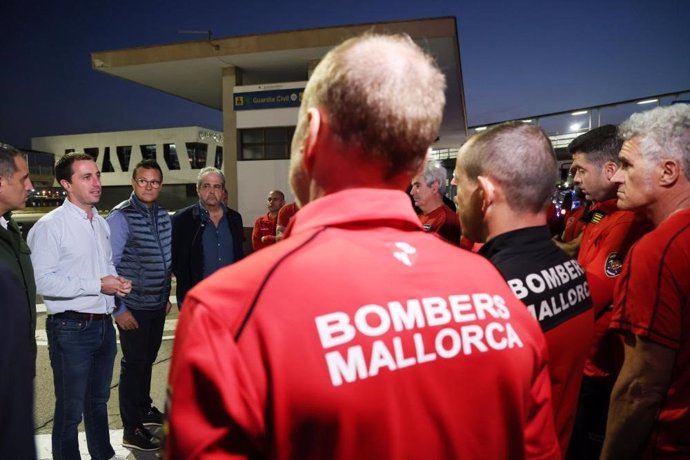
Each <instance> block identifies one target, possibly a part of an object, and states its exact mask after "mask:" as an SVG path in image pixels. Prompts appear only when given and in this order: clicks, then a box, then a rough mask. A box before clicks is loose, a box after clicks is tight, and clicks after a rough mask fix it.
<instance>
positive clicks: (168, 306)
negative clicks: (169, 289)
mask: <svg viewBox="0 0 690 460" xmlns="http://www.w3.org/2000/svg"><path fill="white" fill-rule="evenodd" d="M171 308H172V304H171V303H170V301H169V300H168V303H166V304H165V314H166V315H167V314H168V313H170V309H171Z"/></svg>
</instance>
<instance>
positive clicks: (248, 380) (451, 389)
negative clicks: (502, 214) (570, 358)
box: [166, 189, 560, 460]
mask: <svg viewBox="0 0 690 460" xmlns="http://www.w3.org/2000/svg"><path fill="white" fill-rule="evenodd" d="M448 264H452V265H453V266H454V267H456V269H455V270H449V266H448ZM169 391H170V394H169V397H170V407H169V436H168V437H167V440H166V451H167V452H166V454H167V457H166V458H169V459H197V458H214V459H216V458H275V459H325V458H328V459H336V460H340V459H410V458H454V459H456V458H457V459H463V458H467V459H472V458H501V459H521V458H540V459H541V458H543V459H546V458H549V459H551V458H559V456H560V453H559V446H558V441H557V439H556V435H555V431H554V426H553V415H552V408H551V402H550V383H549V377H548V369H547V363H546V345H545V340H544V336H543V335H542V333H541V331H540V330H539V325H538V324H537V322H536V321H534V319H533V318H532V317H531V315H530V314H529V312H528V311H527V309H526V308H525V306H524V304H522V303H520V302H519V301H518V300H517V299H516V298H515V296H514V295H513V294H512V292H511V290H510V288H509V287H508V286H507V284H506V283H505V282H504V281H503V279H502V278H501V275H500V274H499V273H498V272H497V271H496V269H495V268H493V267H492V266H491V264H490V263H489V262H488V261H486V260H485V259H483V258H482V257H481V256H479V255H476V254H473V253H470V252H468V251H464V250H462V249H459V248H453V247H451V246H448V245H447V244H446V243H444V242H443V241H441V240H440V239H438V238H435V237H432V236H430V235H428V234H426V233H425V232H424V231H423V229H422V227H421V225H420V223H419V219H418V218H417V216H415V214H414V212H413V211H412V209H411V207H410V203H409V198H408V197H407V196H406V195H405V194H404V193H403V192H398V191H390V190H373V189H352V190H346V191H342V192H338V193H335V194H331V195H328V196H326V197H323V198H320V199H318V200H316V201H314V202H313V203H310V204H308V205H307V206H305V207H304V208H302V209H301V210H300V212H299V213H298V214H297V216H295V218H294V221H293V223H292V224H291V228H290V237H289V238H288V239H286V240H285V242H284V243H281V244H277V245H273V246H271V247H269V248H266V249H264V250H262V251H259V252H258V253H256V254H255V255H253V256H252V257H250V258H248V259H245V261H243V262H242V263H238V264H233V265H232V266H230V267H227V268H225V269H222V270H220V271H218V272H217V273H216V274H214V275H213V276H211V277H209V278H208V279H206V280H204V281H203V282H201V283H200V284H199V285H197V287H195V288H194V289H193V290H192V291H190V293H189V294H188V296H187V298H186V299H185V306H184V308H183V309H182V313H181V316H180V319H179V325H178V328H177V335H176V339H175V346H174V352H173V361H172V365H171V372H170V387H169Z"/></svg>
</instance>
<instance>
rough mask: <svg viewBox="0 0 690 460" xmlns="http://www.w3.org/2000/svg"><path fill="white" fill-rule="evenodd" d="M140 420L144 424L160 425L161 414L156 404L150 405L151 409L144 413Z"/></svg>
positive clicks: (161, 420)
mask: <svg viewBox="0 0 690 460" xmlns="http://www.w3.org/2000/svg"><path fill="white" fill-rule="evenodd" d="M141 421H142V423H143V424H144V426H151V425H155V426H161V425H162V424H163V414H161V411H159V410H158V409H156V406H151V409H149V411H148V412H147V413H145V414H144V416H143V417H142V420H141Z"/></svg>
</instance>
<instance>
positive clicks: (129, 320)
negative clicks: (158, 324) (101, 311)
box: [115, 310, 139, 331]
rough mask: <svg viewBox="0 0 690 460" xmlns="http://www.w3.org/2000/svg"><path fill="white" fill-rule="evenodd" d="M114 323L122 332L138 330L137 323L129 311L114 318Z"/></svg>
mask: <svg viewBox="0 0 690 460" xmlns="http://www.w3.org/2000/svg"><path fill="white" fill-rule="evenodd" d="M115 322H116V323H117V326H118V327H119V328H120V329H122V330H123V331H131V330H134V329H139V323H138V322H137V319H136V318H135V317H134V315H133V314H132V312H131V311H129V310H125V311H124V313H122V314H120V316H116V317H115Z"/></svg>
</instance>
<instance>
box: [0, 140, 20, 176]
mask: <svg viewBox="0 0 690 460" xmlns="http://www.w3.org/2000/svg"><path fill="white" fill-rule="evenodd" d="M23 155H24V154H23V153H22V152H21V151H20V150H19V149H16V148H14V147H12V146H11V145H9V144H3V143H1V142H0V176H2V177H10V176H11V175H12V174H14V173H15V172H16V171H17V164H16V163H15V160H14V159H15V158H17V157H18V156H23Z"/></svg>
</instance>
